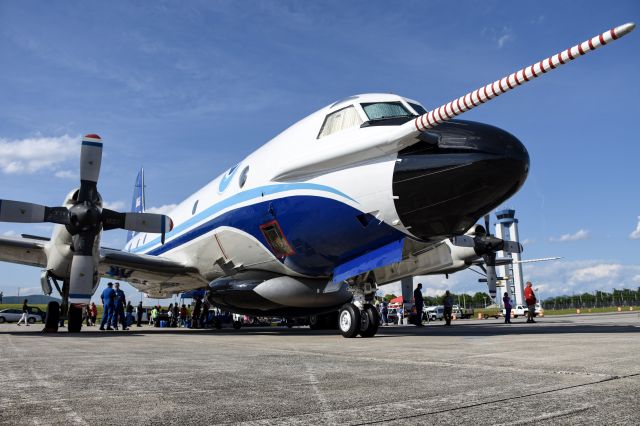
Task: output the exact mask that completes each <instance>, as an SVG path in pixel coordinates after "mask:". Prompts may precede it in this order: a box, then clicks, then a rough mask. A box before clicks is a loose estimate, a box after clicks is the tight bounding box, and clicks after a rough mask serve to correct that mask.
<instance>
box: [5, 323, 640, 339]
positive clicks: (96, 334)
mask: <svg viewBox="0 0 640 426" xmlns="http://www.w3.org/2000/svg"><path fill="white" fill-rule="evenodd" d="M32 327H34V330H29V331H26V330H24V331H23V330H20V331H17V330H15V331H13V330H12V331H0V335H2V334H9V335H12V336H16V337H20V336H35V335H41V336H43V337H55V338H81V339H83V338H102V337H113V336H119V337H123V338H124V337H141V336H147V335H193V334H197V335H203V334H206V335H216V334H221V335H225V336H227V337H228V336H233V335H236V336H251V335H256V336H257V335H273V336H336V337H338V336H340V333H339V332H338V331H337V330H310V329H309V328H307V327H294V328H287V327H244V328H241V329H239V330H234V329H232V328H223V329H220V330H217V329H189V330H187V329H175V328H162V329H159V328H150V327H144V328H142V329H136V328H132V329H129V330H128V331H99V330H97V329H94V328H90V329H87V328H86V327H83V330H82V332H80V333H68V332H67V331H66V329H64V328H62V329H61V330H60V331H59V332H58V333H47V334H45V333H42V331H41V328H40V327H37V326H32ZM608 333H614V334H615V333H630V334H633V333H640V321H639V322H638V324H637V325H634V324H624V325H618V324H611V325H609V324H602V323H600V324H576V323H574V322H568V321H562V320H554V321H549V320H546V321H544V322H543V321H538V322H537V323H536V324H526V323H524V322H522V323H520V322H513V323H512V324H502V323H488V324H487V323H482V322H478V323H455V325H452V326H451V327H446V326H444V325H441V324H437V325H426V326H423V327H415V326H391V327H380V329H379V330H378V333H377V334H376V336H375V337H376V338H389V337H396V338H400V337H407V336H425V337H429V336H460V337H490V336H510V335H543V334H548V335H557V334H608Z"/></svg>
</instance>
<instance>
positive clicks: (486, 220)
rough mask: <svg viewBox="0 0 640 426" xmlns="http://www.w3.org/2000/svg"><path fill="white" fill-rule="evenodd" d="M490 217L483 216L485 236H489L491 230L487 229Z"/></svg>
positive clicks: (487, 215)
mask: <svg viewBox="0 0 640 426" xmlns="http://www.w3.org/2000/svg"><path fill="white" fill-rule="evenodd" d="M490 218H491V216H490V215H489V214H485V215H484V229H486V230H487V236H490V235H491V229H490V228H489V219H490Z"/></svg>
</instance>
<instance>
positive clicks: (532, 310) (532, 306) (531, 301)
mask: <svg viewBox="0 0 640 426" xmlns="http://www.w3.org/2000/svg"><path fill="white" fill-rule="evenodd" d="M526 285H527V286H526V287H525V289H524V301H525V302H526V303H527V308H528V310H527V322H535V321H534V319H533V317H535V316H536V295H535V294H534V293H533V288H531V287H532V284H531V281H527V284H526Z"/></svg>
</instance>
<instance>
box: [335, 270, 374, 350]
mask: <svg viewBox="0 0 640 426" xmlns="http://www.w3.org/2000/svg"><path fill="white" fill-rule="evenodd" d="M349 291H350V292H351V293H352V294H353V302H352V303H347V304H345V305H344V306H342V308H340V313H339V317H338V325H339V328H340V332H341V333H342V335H343V336H344V337H348V338H351V337H356V336H357V335H358V334H359V335H360V336H362V337H373V336H375V334H376V333H377V332H378V326H379V325H380V315H379V314H378V310H377V309H376V308H375V306H373V305H372V304H371V302H372V301H373V298H374V295H375V293H376V284H375V277H374V276H373V274H372V273H368V274H365V275H364V276H358V277H356V278H355V279H353V280H352V281H350V282H349Z"/></svg>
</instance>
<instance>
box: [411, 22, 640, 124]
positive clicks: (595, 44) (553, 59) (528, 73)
mask: <svg viewBox="0 0 640 426" xmlns="http://www.w3.org/2000/svg"><path fill="white" fill-rule="evenodd" d="M635 27H636V24H634V23H633V22H630V23H627V24H624V25H620V26H619V27H615V28H612V29H610V30H609V31H606V32H604V33H602V34H600V35H597V36H595V37H592V38H590V39H589V40H587V41H583V42H582V43H580V44H577V45H575V46H573V47H570V48H569V49H566V50H564V51H562V52H560V53H556V54H555V55H552V56H549V57H548V58H545V59H543V60H541V61H540V62H537V63H535V64H533V65H529V66H528V67H526V68H522V69H521V70H520V71H517V72H514V73H512V74H510V75H508V76H507V77H503V78H501V79H500V80H496V81H494V82H493V83H491V84H487V85H486V86H483V87H481V88H479V89H476V90H474V91H473V92H469V93H467V94H466V95H464V96H461V97H459V98H458V99H454V100H452V101H451V102H448V103H446V104H444V105H441V106H439V107H438V108H435V109H432V110H431V111H429V112H427V113H426V114H423V115H421V116H420V117H417V118H416V119H415V120H413V126H415V130H416V131H417V132H424V131H425V130H427V129H432V128H434V127H436V126H437V125H438V124H440V123H442V122H444V121H447V120H450V119H452V118H453V117H455V116H457V115H460V114H462V113H463V112H467V111H469V110H472V109H473V108H475V107H477V106H479V105H481V104H483V103H485V102H487V101H488V100H491V99H493V98H495V97H497V96H500V95H501V94H503V93H506V92H508V91H509V90H511V89H515V88H516V87H518V86H520V85H522V84H524V83H526V82H528V81H531V80H533V79H534V78H536V77H539V76H541V75H542V74H545V73H546V72H547V71H550V70H553V69H556V68H558V67H559V66H560V65H564V64H566V63H568V62H571V61H573V60H574V59H576V58H578V57H580V56H582V55H584V54H586V53H587V52H590V51H592V50H596V49H598V48H600V47H602V46H604V45H605V44H609V43H610V42H612V41H614V40H617V39H619V38H620V37H622V36H624V35H626V34H629V33H630V32H631V31H633V30H634V29H635ZM408 125H409V126H411V123H407V124H405V126H408Z"/></svg>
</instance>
